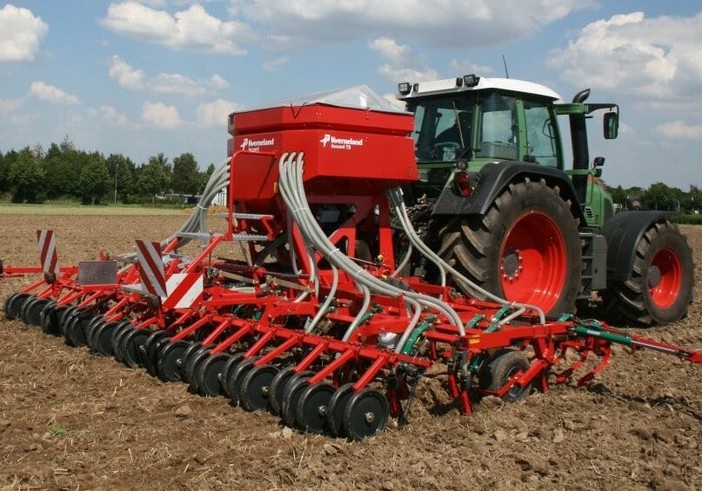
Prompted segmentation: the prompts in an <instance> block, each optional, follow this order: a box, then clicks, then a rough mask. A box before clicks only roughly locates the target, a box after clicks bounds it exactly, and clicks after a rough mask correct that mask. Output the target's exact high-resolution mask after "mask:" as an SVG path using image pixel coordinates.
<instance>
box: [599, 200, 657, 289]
mask: <svg viewBox="0 0 702 491" xmlns="http://www.w3.org/2000/svg"><path fill="white" fill-rule="evenodd" d="M668 214H669V213H668V212H665V211H623V212H620V213H617V214H616V215H614V216H613V217H612V218H610V219H609V220H607V221H606V222H605V224H604V227H602V232H601V233H602V235H604V236H605V239H607V280H608V281H611V280H614V281H626V280H628V279H629V278H630V276H631V270H632V267H633V265H634V257H635V255H636V245H637V244H638V243H639V240H641V237H642V236H643V234H644V232H646V230H648V228H649V227H650V226H651V225H653V224H654V223H656V222H658V221H660V220H665V218H666V216H667V215H668Z"/></svg>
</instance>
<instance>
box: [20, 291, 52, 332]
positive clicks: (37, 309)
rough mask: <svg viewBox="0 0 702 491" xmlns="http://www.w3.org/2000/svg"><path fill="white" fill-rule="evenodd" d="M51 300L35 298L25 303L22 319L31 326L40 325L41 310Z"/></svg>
mask: <svg viewBox="0 0 702 491" xmlns="http://www.w3.org/2000/svg"><path fill="white" fill-rule="evenodd" d="M51 302H53V300H51V299H50V298H36V299H34V300H33V301H32V302H31V303H29V304H25V305H26V306H25V310H24V318H23V320H24V321H25V322H26V323H27V324H30V325H32V326H41V311H42V310H44V307H46V306H47V305H49V303H51Z"/></svg>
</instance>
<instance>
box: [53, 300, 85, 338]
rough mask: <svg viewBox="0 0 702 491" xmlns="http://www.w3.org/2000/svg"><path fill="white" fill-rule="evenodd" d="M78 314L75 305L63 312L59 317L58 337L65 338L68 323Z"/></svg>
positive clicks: (78, 310)
mask: <svg viewBox="0 0 702 491" xmlns="http://www.w3.org/2000/svg"><path fill="white" fill-rule="evenodd" d="M78 312H80V309H79V308H78V306H77V305H71V306H69V307H68V308H67V309H66V310H64V311H63V315H61V316H59V318H58V321H59V336H63V337H64V338H65V337H66V326H68V323H69V321H70V320H71V318H72V317H73V315H74V314H77V313H78Z"/></svg>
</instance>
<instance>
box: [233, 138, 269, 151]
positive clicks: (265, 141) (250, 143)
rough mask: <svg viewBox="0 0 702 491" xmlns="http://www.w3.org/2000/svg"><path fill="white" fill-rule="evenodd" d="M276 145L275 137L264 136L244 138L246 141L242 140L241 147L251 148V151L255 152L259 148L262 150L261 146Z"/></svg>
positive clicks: (244, 148)
mask: <svg viewBox="0 0 702 491" xmlns="http://www.w3.org/2000/svg"><path fill="white" fill-rule="evenodd" d="M273 145H275V138H262V139H260V140H251V139H249V138H244V141H243V142H241V145H239V148H241V149H242V150H249V151H251V152H255V151H257V150H260V149H261V147H272V146H273Z"/></svg>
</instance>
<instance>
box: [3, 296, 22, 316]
mask: <svg viewBox="0 0 702 491" xmlns="http://www.w3.org/2000/svg"><path fill="white" fill-rule="evenodd" d="M17 295H19V293H12V294H10V295H8V296H7V298H5V305H4V307H3V310H4V312H5V319H7V320H8V321H11V320H15V318H16V317H17V314H16V313H13V305H14V302H15V299H16V298H17Z"/></svg>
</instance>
